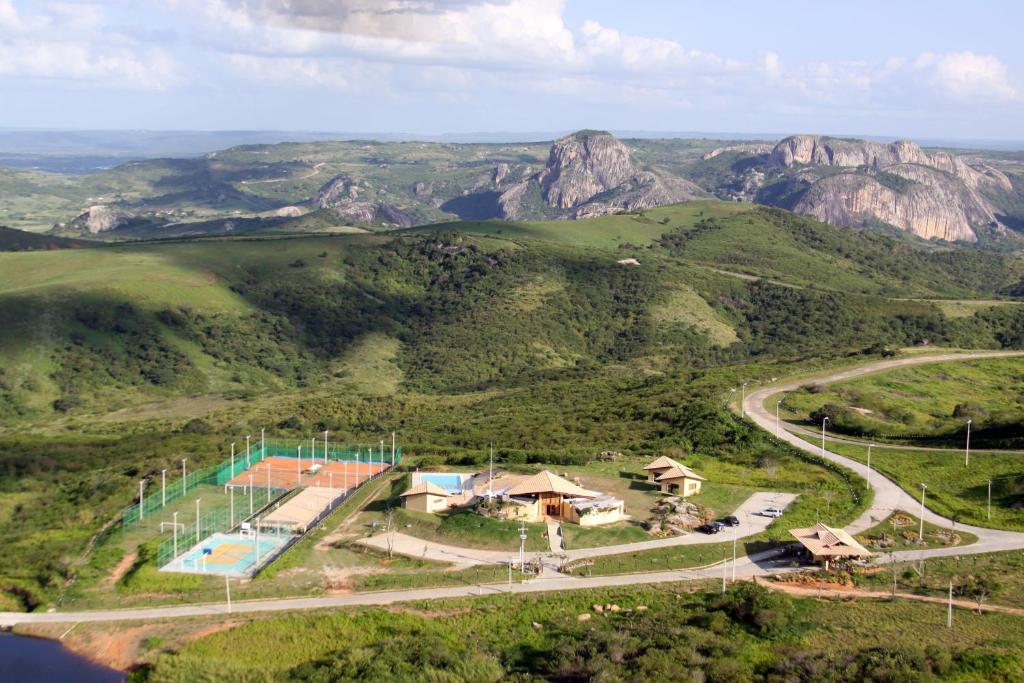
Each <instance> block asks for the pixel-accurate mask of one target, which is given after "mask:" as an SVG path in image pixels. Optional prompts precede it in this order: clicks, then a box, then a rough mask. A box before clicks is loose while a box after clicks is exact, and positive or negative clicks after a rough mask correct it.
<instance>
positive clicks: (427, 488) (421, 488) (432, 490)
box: [399, 481, 451, 498]
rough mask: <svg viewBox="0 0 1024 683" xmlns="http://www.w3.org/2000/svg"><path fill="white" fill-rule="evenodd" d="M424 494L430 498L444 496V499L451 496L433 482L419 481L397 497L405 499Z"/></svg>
mask: <svg viewBox="0 0 1024 683" xmlns="http://www.w3.org/2000/svg"><path fill="white" fill-rule="evenodd" d="M426 494H429V495H431V496H445V497H446V498H447V497H448V496H449V495H451V494H449V493H448V492H447V491H445V490H444V489H443V488H441V487H440V486H438V485H437V484H435V483H433V482H429V481H421V482H420V483H419V484H416V485H415V486H413V487H412V488H411V489H409V490H408V491H406V492H405V493H403V494H402V495H401V496H399V497H400V498H405V497H406V496H422V495H426Z"/></svg>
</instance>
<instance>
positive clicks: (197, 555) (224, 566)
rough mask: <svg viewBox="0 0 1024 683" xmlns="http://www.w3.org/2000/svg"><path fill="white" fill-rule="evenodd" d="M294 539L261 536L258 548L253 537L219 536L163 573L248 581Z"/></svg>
mask: <svg viewBox="0 0 1024 683" xmlns="http://www.w3.org/2000/svg"><path fill="white" fill-rule="evenodd" d="M293 538H295V536H294V535H293V534H282V535H276V534H267V535H262V534H261V535H260V537H259V546H258V547H257V544H256V538H255V537H253V536H248V535H242V534H222V533H217V534H214V535H212V536H210V537H209V538H207V539H206V540H204V541H203V542H202V543H200V544H199V545H197V546H194V547H193V548H191V549H190V550H188V551H187V552H185V553H183V554H182V555H179V556H178V557H177V558H176V559H174V560H172V561H171V562H169V563H168V564H167V565H165V566H163V567H161V568H160V571H165V572H186V573H190V574H216V575H218V576H230V577H236V578H247V577H250V576H252V575H253V574H255V573H256V571H257V570H259V569H260V568H261V567H263V566H264V565H266V564H267V563H268V562H270V561H271V560H272V559H274V558H275V557H276V556H277V555H278V554H280V552H281V551H282V550H283V549H284V548H285V546H287V545H288V543H289V542H290V541H291V540H292V539H293Z"/></svg>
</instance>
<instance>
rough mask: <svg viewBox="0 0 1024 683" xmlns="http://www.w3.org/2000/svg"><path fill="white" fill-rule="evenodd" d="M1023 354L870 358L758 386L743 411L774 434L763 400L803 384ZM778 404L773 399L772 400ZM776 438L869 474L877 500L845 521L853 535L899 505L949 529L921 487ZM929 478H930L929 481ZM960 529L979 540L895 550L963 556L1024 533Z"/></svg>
mask: <svg viewBox="0 0 1024 683" xmlns="http://www.w3.org/2000/svg"><path fill="white" fill-rule="evenodd" d="M1021 355H1024V353H1021V352H1000V351H991V352H979V353H960V354H940V355H929V356H914V357H910V358H900V359H896V360H889V361H880V362H878V363H872V364H870V365H865V366H863V367H859V368H853V369H850V370H844V371H842V372H836V373H833V374H830V375H825V376H822V377H814V378H810V379H808V378H804V379H801V380H798V381H793V382H787V383H783V384H775V385H772V386H770V387H767V388H764V389H758V390H756V391H753V392H751V393H750V394H748V395H747V397H746V400H745V401H744V403H743V411H744V413H745V415H746V417H747V418H748V419H750V420H751V421H753V423H754V424H755V425H757V426H758V427H760V428H761V429H764V430H765V431H767V432H768V433H769V434H774V433H775V413H774V410H773V411H771V412H770V413H769V411H768V410H767V409H766V408H765V402H766V401H768V399H769V398H770V397H772V396H774V395H775V394H779V393H783V392H787V391H795V390H797V389H799V388H800V387H802V386H804V385H806V384H809V383H813V384H829V383H831V382H839V381H842V380H847V379H853V378H855V377H861V376H863V375H868V374H872V373H876V372H883V371H885V370H892V369H895V368H901V367H906V366H909V365H923V364H926V363H939V362H955V361H964V360H978V359H982V358H1002V357H1007V356H1021ZM773 405H774V404H773ZM778 438H779V439H780V440H782V441H785V442H787V443H789V444H790V445H792V446H793V447H795V448H799V449H800V450H802V451H804V452H807V453H812V454H815V455H819V456H822V457H824V458H826V459H827V460H831V461H832V462H834V463H837V464H839V465H842V466H843V467H845V468H847V469H849V470H852V471H853V472H855V473H857V474H858V475H860V476H861V477H863V478H864V479H866V480H867V481H868V483H869V485H870V486H871V488H872V489H873V490H874V492H875V497H874V501H873V504H872V506H871V508H870V509H868V510H867V511H865V512H864V514H862V515H861V516H860V517H858V518H857V519H855V520H854V521H853V522H852V523H850V524H849V525H847V527H846V530H847V531H849V532H850V533H852V534H856V533H860V532H862V531H866V530H867V529H870V528H871V527H873V526H875V524H877V523H878V522H880V521H882V520H883V519H885V518H886V517H888V516H889V515H890V514H892V512H893V511H895V510H903V511H904V512H909V513H912V514H914V515H917V516H919V517H921V516H923V518H924V520H925V521H926V522H929V523H931V524H935V525H937V526H942V527H947V528H950V527H952V525H953V522H952V521H951V520H949V519H947V518H945V517H943V516H941V515H939V514H936V513H934V512H932V511H931V510H928V509H927V507H926V509H925V510H924V513H923V515H922V512H921V502H920V498H919V492H918V491H915V495H914V496H912V495H910V494H909V493H908V492H906V491H904V490H903V489H902V488H900V487H899V485H897V484H896V483H895V482H893V481H891V480H890V479H887V478H886V477H884V476H883V475H881V474H879V473H878V472H877V471H874V470H869V469H868V468H867V466H866V465H863V464H861V463H859V462H857V461H856V460H852V459H850V458H847V457H844V456H842V455H839V454H837V453H832V452H831V451H828V450H825V451H822V448H821V444H820V441H819V443H818V444H813V443H810V442H808V441H805V440H804V439H802V438H801V437H800V436H798V435H796V434H793V433H791V432H788V431H785V430H782V431H781V432H780V433H779V435H778ZM926 483H927V482H926ZM925 503H926V506H927V495H926V497H925ZM956 528H957V529H962V530H964V531H969V532H970V533H972V534H974V535H976V536H977V537H978V542H977V543H974V544H972V545H969V546H959V547H956V548H936V549H933V550H911V551H903V552H901V553H896V555H897V556H899V557H900V558H902V559H921V558H924V557H938V556H943V555H964V554H970V553H984V552H992V551H997V550H1014V549H1017V548H1024V533H1018V532H1013V531H1000V530H996V529H985V528H982V527H976V526H970V525H967V524H958V525H956Z"/></svg>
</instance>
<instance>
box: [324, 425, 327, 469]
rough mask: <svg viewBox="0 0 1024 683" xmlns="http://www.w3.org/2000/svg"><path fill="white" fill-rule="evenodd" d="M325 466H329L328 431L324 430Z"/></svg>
mask: <svg viewBox="0 0 1024 683" xmlns="http://www.w3.org/2000/svg"><path fill="white" fill-rule="evenodd" d="M324 465H325V466H326V465H327V430H326V429H325V430H324Z"/></svg>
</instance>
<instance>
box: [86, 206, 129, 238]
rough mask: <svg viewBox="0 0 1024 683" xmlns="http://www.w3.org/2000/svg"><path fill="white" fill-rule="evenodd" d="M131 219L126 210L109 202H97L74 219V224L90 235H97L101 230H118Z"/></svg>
mask: <svg viewBox="0 0 1024 683" xmlns="http://www.w3.org/2000/svg"><path fill="white" fill-rule="evenodd" d="M129 220H131V216H130V215H129V214H127V213H125V212H124V211H121V210H120V209H117V208H115V207H113V206H109V205H107V204H97V205H95V206H90V207H89V208H88V209H86V210H85V211H83V212H82V214H81V215H79V216H78V217H77V218H76V219H75V220H74V221H72V226H74V227H75V228H80V229H81V230H84V231H85V232H88V233H89V234H90V235H97V234H99V233H101V232H108V231H110V230H116V229H117V228H119V227H121V226H122V225H124V224H125V223H127V222H128V221H129Z"/></svg>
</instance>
